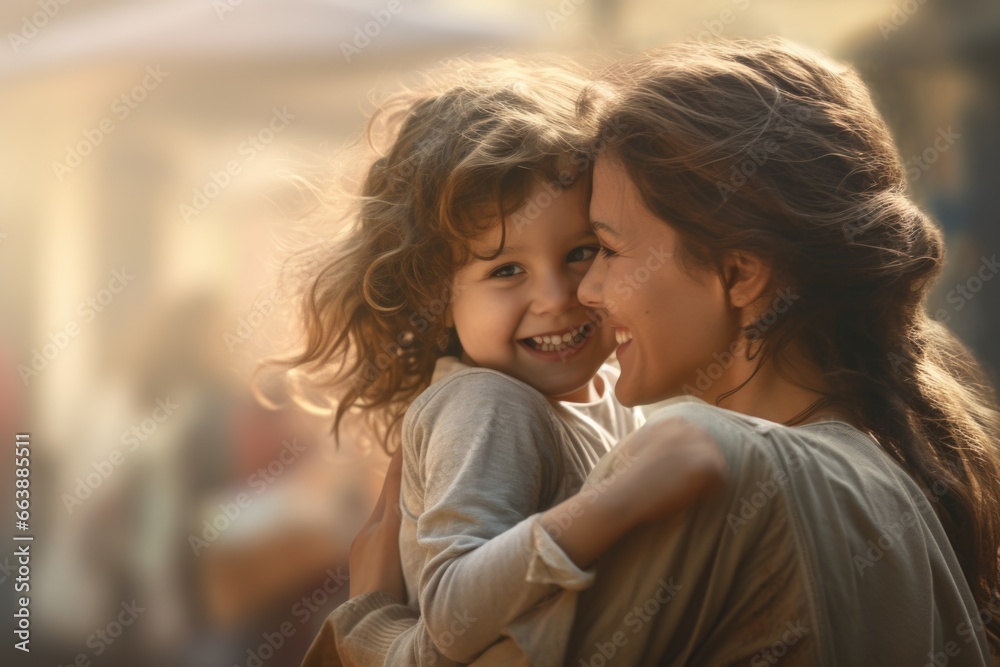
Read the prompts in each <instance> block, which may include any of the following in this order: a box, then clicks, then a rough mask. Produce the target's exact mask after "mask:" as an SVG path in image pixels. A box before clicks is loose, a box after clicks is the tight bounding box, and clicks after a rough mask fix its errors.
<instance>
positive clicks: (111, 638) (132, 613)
mask: <svg viewBox="0 0 1000 667" xmlns="http://www.w3.org/2000/svg"><path fill="white" fill-rule="evenodd" d="M120 606H121V611H119V612H118V614H117V616H116V617H115V618H113V619H112V620H111V621H110V622H108V623H107V625H105V626H104V627H103V628H98V629H97V630H96V631H95V632H94V633H93V634H91V635H90V636H89V637H87V641H86V644H87V648H89V649H92V650H93V654H89V653H86V652H80V653H77V654H76V657H74V658H73V660H72V661H70V663H69V664H68V665H65V667H91V664H92V662H91V661H92V660H93V659H94V658H99V657H101V656H102V655H104V653H105V652H106V651H107V650H108V649H109V648H111V645H112V644H114V643H115V641H116V640H117V639H118V638H119V637H121V636H122V634H123V633H124V632H125V629H126V628H128V627H130V626H131V625H132V624H133V623H135V621H136V619H138V618H139V615H140V614H142V613H143V612H144V611H146V608H145V607H140V606H139V603H138V602H137V601H136V600H135V599H133V600H132V601H131V602H122V603H121V605H120ZM59 667H64V666H63V665H61V664H60V665H59Z"/></svg>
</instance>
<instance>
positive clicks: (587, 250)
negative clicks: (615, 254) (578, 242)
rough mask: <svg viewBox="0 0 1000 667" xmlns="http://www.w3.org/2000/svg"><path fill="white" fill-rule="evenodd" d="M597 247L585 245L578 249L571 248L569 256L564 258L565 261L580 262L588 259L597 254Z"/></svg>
mask: <svg viewBox="0 0 1000 667" xmlns="http://www.w3.org/2000/svg"><path fill="white" fill-rule="evenodd" d="M597 250H598V247H597V246H592V245H587V246H580V247H579V248H573V249H572V250H571V251H570V253H569V255H567V256H566V260H567V261H569V262H582V261H583V260H585V259H590V258H591V257H593V256H594V255H596V254H597Z"/></svg>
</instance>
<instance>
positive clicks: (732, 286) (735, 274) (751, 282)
mask: <svg viewBox="0 0 1000 667" xmlns="http://www.w3.org/2000/svg"><path fill="white" fill-rule="evenodd" d="M722 265H723V276H724V277H725V284H726V293H727V295H728V297H729V303H730V305H732V306H733V307H734V308H740V309H749V310H750V311H753V312H754V313H755V312H756V309H754V308H750V306H751V305H752V304H754V303H755V302H756V301H757V300H758V299H760V298H761V297H763V296H765V295H766V291H767V289H768V286H769V285H770V284H771V267H770V265H768V264H766V263H765V262H764V261H763V260H761V259H760V258H759V257H757V256H756V255H751V254H750V253H746V252H742V251H739V250H736V251H732V252H730V253H728V254H727V255H726V257H725V258H723V262H722ZM749 319H751V320H752V319H753V316H751V317H750V318H749Z"/></svg>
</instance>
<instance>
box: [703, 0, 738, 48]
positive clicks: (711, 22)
mask: <svg viewBox="0 0 1000 667" xmlns="http://www.w3.org/2000/svg"><path fill="white" fill-rule="evenodd" d="M730 4H731V5H732V6H733V8H734V9H729V8H726V9H723V10H722V11H721V12H719V15H718V16H716V17H715V18H713V19H705V20H704V21H702V25H703V26H705V29H704V30H702V31H701V32H699V33H698V34H697V35H695V36H694V39H695V40H696V41H699V42H704V41H706V40H712V39H714V38H716V37H720V36H721V35H722V33H724V32H725V31H726V26H728V25H731V24H732V23H733V22H735V21H736V17H737V16H738V13H739V12H742V11H745V10H746V9H747V8H748V7H749V6H750V0H731V2H730Z"/></svg>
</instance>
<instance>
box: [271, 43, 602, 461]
mask: <svg viewBox="0 0 1000 667" xmlns="http://www.w3.org/2000/svg"><path fill="white" fill-rule="evenodd" d="M586 83H587V80H586V79H585V78H584V77H583V76H582V75H581V74H580V73H578V71H576V70H575V69H574V68H573V66H571V65H570V64H568V63H565V62H558V63H557V62H555V61H549V62H547V63H539V62H536V63H526V62H524V61H519V62H514V61H513V60H508V59H490V60H486V61H482V60H481V61H471V60H461V61H452V62H450V63H448V64H447V65H446V66H444V67H443V68H441V69H440V70H438V71H435V72H433V73H430V74H427V75H425V76H424V77H423V81H422V84H421V85H419V86H417V87H415V88H411V89H407V90H405V91H403V92H400V93H397V94H394V95H392V96H390V97H388V98H387V99H385V100H384V101H383V102H382V103H381V104H379V105H378V106H377V108H376V110H375V111H374V113H373V114H372V116H371V118H370V120H369V122H368V126H367V131H366V134H365V136H366V139H367V143H368V145H369V146H371V148H373V149H375V150H376V152H378V148H377V145H378V144H379V138H380V137H386V138H387V139H388V141H389V143H388V149H387V150H385V151H384V152H381V154H380V155H379V156H378V157H377V158H376V159H375V160H374V162H372V163H371V165H370V167H369V168H368V170H367V175H366V176H365V177H364V179H363V182H362V186H361V191H360V196H358V195H351V194H349V193H346V192H337V193H336V194H335V195H334V196H333V198H334V199H341V200H343V198H344V197H345V196H346V197H350V202H351V206H350V210H349V213H348V215H347V217H346V220H345V222H346V224H345V225H343V226H341V227H340V228H339V229H336V225H335V224H332V223H331V221H330V220H326V221H321V224H323V223H324V222H325V224H326V225H327V227H328V231H327V232H326V234H325V235H326V236H327V238H331V239H332V240H333V241H334V242H333V243H329V244H323V245H324V246H328V247H325V248H319V249H317V248H312V249H309V250H306V251H304V252H300V253H296V254H295V255H293V256H292V258H291V259H290V261H289V262H287V263H286V269H288V268H289V267H291V268H292V269H294V273H296V274H298V275H302V276H304V278H305V285H304V286H303V287H300V288H298V289H297V291H298V292H299V294H300V298H301V304H300V307H299V310H300V315H301V322H300V324H301V325H302V329H303V333H304V345H303V346H302V347H301V348H298V349H297V350H296V351H295V352H294V353H292V354H290V356H288V357H285V358H272V359H269V360H266V361H264V362H262V364H261V365H260V366H259V367H258V369H257V370H258V371H260V370H261V369H262V368H264V367H268V366H280V367H282V368H283V369H284V370H285V375H284V378H285V382H286V385H287V388H288V389H289V392H290V395H291V397H292V399H293V400H295V401H296V402H298V403H302V404H311V405H315V403H316V401H315V398H312V399H310V398H308V395H309V394H310V393H314V392H310V391H309V389H313V390H315V389H319V390H320V393H321V395H322V396H323V397H324V402H325V401H328V400H330V399H332V406H330V405H328V406H324V407H328V408H329V407H332V408H333V409H332V412H333V415H334V421H333V428H332V432H333V433H334V434H337V433H339V431H340V425H341V421H342V419H343V417H344V415H345V414H346V413H347V412H348V411H349V410H351V409H352V408H359V409H361V410H362V411H363V412H364V413H365V414H366V416H367V417H368V419H367V420H366V421H367V422H368V426H369V427H370V428H371V429H372V432H373V433H374V434H376V436H377V437H378V438H379V439H380V440H381V442H382V444H383V447H385V449H386V451H390V450H391V446H390V442H391V441H393V440H394V438H396V437H398V431H399V427H400V426H401V422H402V417H403V414H404V413H405V411H406V408H407V406H408V405H409V404H410V402H412V400H413V399H414V398H415V397H416V396H417V395H418V394H419V393H420V392H421V391H422V390H423V389H425V388H426V387H427V386H428V385H429V384H430V380H431V376H432V374H433V371H434V366H435V363H436V362H437V359H438V358H440V357H441V356H443V355H446V354H460V352H461V350H460V348H459V343H458V340H457V337H456V336H455V335H454V331H453V330H452V329H451V328H450V327H448V326H446V323H445V310H446V308H447V306H448V304H449V303H450V301H451V300H452V299H453V297H454V295H453V293H452V290H451V282H452V279H453V277H454V274H455V272H456V270H457V269H458V268H460V267H461V266H462V265H463V264H464V263H465V262H466V261H467V259H469V250H468V240H469V239H471V238H473V237H475V236H477V235H478V234H480V233H482V232H483V231H485V230H487V229H489V228H491V227H492V226H494V225H496V224H500V225H501V229H502V235H501V248H502V247H503V242H504V240H505V238H506V221H507V219H508V218H509V217H510V215H511V214H512V213H513V212H515V211H517V210H518V209H519V208H521V207H522V206H523V205H524V204H525V202H526V199H527V197H528V195H529V193H530V192H531V190H532V188H533V186H534V185H535V184H536V183H539V182H547V183H548V184H549V187H555V188H570V187H573V186H574V185H576V184H578V183H581V181H585V180H586V179H585V178H581V177H584V176H586V175H587V174H588V173H589V172H588V169H587V167H588V164H589V162H588V161H587V160H585V159H583V160H581V159H573V157H574V155H578V151H579V149H580V148H581V147H582V146H583V141H584V137H583V135H582V134H581V133H580V132H579V131H578V130H577V123H576V122H575V102H576V98H577V97H578V95H579V92H580V91H581V90H582V89H583V87H584V86H585V85H586ZM325 197H326V198H327V199H330V196H329V195H325ZM322 215H324V211H323V209H317V211H316V212H314V213H313V218H318V217H321V216H322ZM330 227H334V228H332V229H331V228H330ZM307 387H308V389H307Z"/></svg>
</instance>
